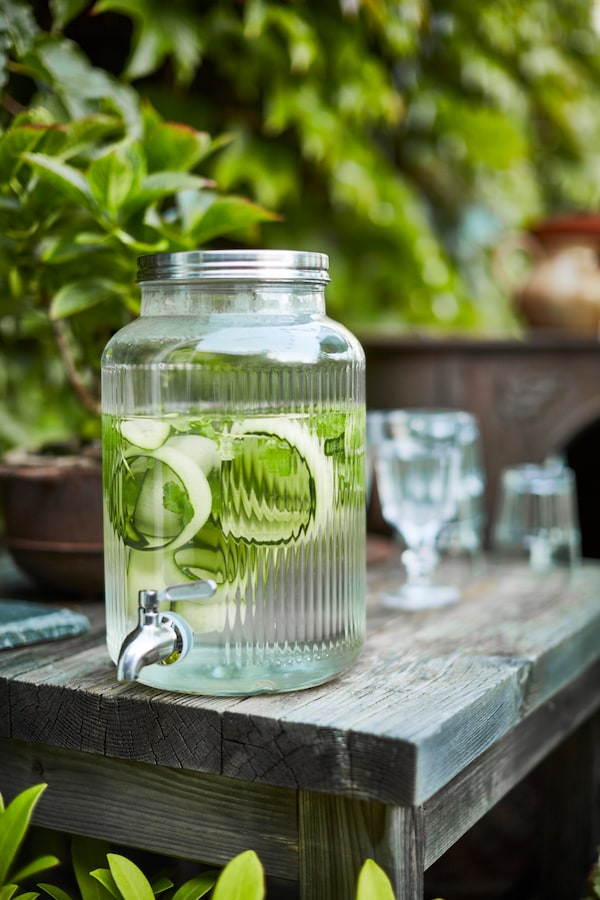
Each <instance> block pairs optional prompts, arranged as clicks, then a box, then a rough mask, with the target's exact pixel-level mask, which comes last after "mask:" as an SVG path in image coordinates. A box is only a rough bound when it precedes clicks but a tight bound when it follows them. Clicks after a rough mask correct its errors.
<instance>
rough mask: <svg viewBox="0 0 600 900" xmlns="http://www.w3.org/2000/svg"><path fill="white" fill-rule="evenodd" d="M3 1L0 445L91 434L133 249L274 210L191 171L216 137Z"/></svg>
mask: <svg viewBox="0 0 600 900" xmlns="http://www.w3.org/2000/svg"><path fill="white" fill-rule="evenodd" d="M55 8H56V9H64V8H65V5H63V4H55ZM3 10H4V11H3V12H2V13H0V51H1V52H0V62H1V63H2V66H1V68H0V87H1V89H2V111H1V113H0V333H1V334H2V340H3V347H4V354H3V356H4V361H3V367H2V370H1V371H0V394H2V396H4V397H6V398H7V399H6V402H5V405H4V406H3V408H2V410H1V411H0V447H1V441H2V437H3V438H4V441H5V443H6V444H10V443H17V442H19V441H22V439H23V438H24V437H26V436H27V435H28V426H30V427H31V428H34V429H35V431H34V436H35V438H36V439H37V440H39V438H40V436H44V431H45V429H47V432H48V433H49V436H50V437H54V438H61V437H65V436H68V435H70V434H71V433H72V432H73V431H75V432H79V433H81V434H83V435H84V436H93V435H95V434H97V430H98V412H99V391H98V381H99V364H100V356H101V352H102V348H103V346H104V344H105V343H106V341H107V340H108V338H109V337H110V335H111V334H112V333H113V332H114V331H115V330H117V329H118V328H119V327H120V326H121V325H123V324H125V322H126V321H128V319H130V318H131V317H132V316H135V315H136V313H137V311H138V292H137V289H136V287H135V277H136V262H137V257H138V255H140V254H143V253H152V252H160V251H177V250H190V249H195V248H197V247H200V246H204V245H206V244H207V243H209V242H213V241H216V240H218V239H220V238H222V237H223V236H225V235H227V236H231V237H236V238H237V239H240V238H241V239H242V240H244V239H246V238H247V236H248V234H249V233H251V232H252V229H253V228H255V227H257V225H258V223H260V222H264V221H269V220H272V219H273V218H274V215H273V214H272V213H269V212H267V211H266V210H265V209H264V208H263V207H261V206H259V205H257V204H255V203H253V202H251V201H249V200H248V199H246V198H245V197H242V196H238V195H233V194H228V195H224V194H222V193H220V192H219V191H218V190H217V186H216V184H215V182H214V180H212V179H211V178H208V177H207V176H206V175H205V174H201V173H200V169H201V168H202V166H203V165H205V164H206V161H207V159H208V157H210V156H211V155H212V154H214V153H216V152H217V151H219V150H220V149H221V148H222V147H224V145H225V144H226V143H227V142H228V138H227V136H223V135H221V136H220V137H216V138H213V137H211V136H210V135H209V134H208V133H206V132H205V131H202V130H198V129H196V128H193V127H191V126H189V125H184V124H181V123H179V122H173V121H167V120H165V118H164V117H162V116H161V115H159V114H158V112H157V111H156V110H155V109H154V108H152V106H151V105H150V104H149V103H148V102H146V101H144V100H143V98H142V97H141V96H139V95H138V94H137V93H136V91H135V90H134V89H133V88H131V87H130V86H128V85H125V84H122V83H120V82H119V81H117V80H116V79H115V78H113V77H112V76H111V75H110V74H109V73H107V72H106V71H104V70H103V69H100V68H97V67H94V66H92V65H91V64H90V62H89V60H88V59H87V57H86V56H85V54H84V53H82V51H81V50H80V49H79V47H78V46H77V44H76V43H74V42H73V41H71V40H70V39H68V38H66V37H65V36H64V35H62V34H60V32H59V31H58V30H57V29H55V28H52V29H51V30H44V29H43V28H41V27H40V26H39V25H38V23H37V21H36V19H35V18H34V16H33V12H32V8H31V6H30V5H29V4H27V3H25V2H22V0H7V2H6V3H5V4H4V6H3ZM24 393H26V394H27V402H24ZM40 420H41V421H40ZM40 431H41V432H42V435H40V434H39V432H40Z"/></svg>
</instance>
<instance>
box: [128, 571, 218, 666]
mask: <svg viewBox="0 0 600 900" xmlns="http://www.w3.org/2000/svg"><path fill="white" fill-rule="evenodd" d="M216 590H217V585H216V583H215V582H214V581H211V580H210V579H208V578H206V579H203V580H202V581H190V582H187V583H186V584H172V585H169V586H168V587H165V588H163V589H162V590H160V591H154V590H146V591H140V592H139V594H138V598H139V609H138V624H137V626H136V627H135V628H134V629H133V631H131V632H130V633H129V634H128V635H127V637H126V638H125V640H124V641H123V644H122V645H121V651H120V653H119V661H118V663H117V678H118V680H119V681H135V680H136V679H137V678H138V676H139V674H140V672H141V670H142V669H143V668H144V666H149V665H151V664H152V663H161V664H162V665H171V664H172V663H175V662H177V661H178V660H180V659H183V658H184V657H185V656H187V654H188V653H189V651H190V648H191V646H192V642H193V632H192V629H191V628H190V626H189V624H188V623H187V622H186V620H185V619H184V618H183V616H180V615H179V614H178V613H175V612H170V611H169V612H161V610H160V609H159V605H160V604H161V603H181V602H182V601H190V600H200V601H202V600H208V599H209V598H210V597H212V596H213V594H214V593H215V591H216Z"/></svg>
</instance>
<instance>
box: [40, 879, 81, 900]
mask: <svg viewBox="0 0 600 900" xmlns="http://www.w3.org/2000/svg"><path fill="white" fill-rule="evenodd" d="M38 887H40V888H41V889H42V890H43V891H45V892H46V894H49V895H50V896H51V897H52V898H53V900H73V898H72V897H71V895H70V894H67V892H66V891H63V889H62V888H59V887H57V886H56V885H55V884H45V883H44V882H40V884H38Z"/></svg>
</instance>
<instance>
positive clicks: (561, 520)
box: [493, 463, 580, 572]
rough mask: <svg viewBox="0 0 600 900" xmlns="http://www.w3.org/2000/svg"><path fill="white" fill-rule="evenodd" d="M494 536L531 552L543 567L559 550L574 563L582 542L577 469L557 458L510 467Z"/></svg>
mask: <svg viewBox="0 0 600 900" xmlns="http://www.w3.org/2000/svg"><path fill="white" fill-rule="evenodd" d="M493 540H494V546H495V549H496V550H498V551H508V552H511V551H512V552H518V551H521V552H523V551H525V552H526V553H528V555H529V562H530V565H531V568H532V569H534V570H535V571H538V572H543V571H546V570H547V569H548V568H550V567H551V566H552V565H553V564H554V563H555V562H556V561H558V558H559V554H560V555H564V556H566V560H567V562H568V563H569V564H570V565H573V564H574V563H575V562H576V560H577V559H578V557H579V542H580V535H579V527H578V520H577V510H576V499H575V475H574V472H573V470H572V469H569V468H568V467H567V466H561V465H557V464H556V463H552V464H548V465H534V464H531V463H528V464H524V465H520V466H514V467H511V468H509V469H505V470H504V472H503V473H502V482H501V489H500V500H499V506H498V514H497V518H496V522H495V525H494V532H493Z"/></svg>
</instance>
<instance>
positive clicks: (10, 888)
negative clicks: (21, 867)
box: [0, 884, 19, 900]
mask: <svg viewBox="0 0 600 900" xmlns="http://www.w3.org/2000/svg"><path fill="white" fill-rule="evenodd" d="M18 890H19V885H18V884H5V885H4V886H3V887H0V900H12V898H13V897H14V895H15V894H16V892H17V891H18Z"/></svg>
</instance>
